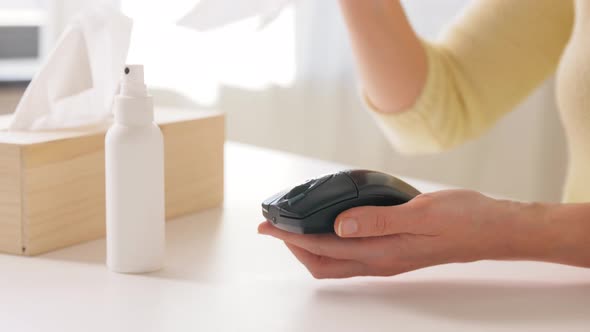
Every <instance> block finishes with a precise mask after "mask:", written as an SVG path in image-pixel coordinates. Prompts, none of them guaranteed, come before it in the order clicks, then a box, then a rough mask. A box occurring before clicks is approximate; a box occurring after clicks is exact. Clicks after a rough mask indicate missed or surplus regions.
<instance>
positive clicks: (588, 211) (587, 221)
mask: <svg viewBox="0 0 590 332" xmlns="http://www.w3.org/2000/svg"><path fill="white" fill-rule="evenodd" d="M497 202H498V204H499V205H500V206H501V207H500V208H499V209H498V210H499V211H501V212H500V213H499V215H498V216H496V218H498V219H499V222H496V223H495V224H494V225H495V227H500V228H501V229H500V230H498V231H497V232H498V234H501V235H500V237H501V238H500V239H498V240H499V241H498V242H497V246H495V248H494V250H493V252H492V253H491V257H490V258H491V259H504V260H535V261H545V262H554V263H562V264H569V265H578V266H586V267H590V246H589V243H590V204H546V203H521V202H513V201H497Z"/></svg>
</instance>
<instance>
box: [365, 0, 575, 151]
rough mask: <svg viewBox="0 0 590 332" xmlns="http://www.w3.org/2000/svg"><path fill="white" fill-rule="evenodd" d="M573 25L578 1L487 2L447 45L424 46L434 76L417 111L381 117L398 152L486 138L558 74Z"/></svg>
mask: <svg viewBox="0 0 590 332" xmlns="http://www.w3.org/2000/svg"><path fill="white" fill-rule="evenodd" d="M572 26H573V4H572V1H571V0H517V1H515V0H479V1H476V2H475V3H474V4H473V5H472V6H470V7H469V8H467V10H466V11H465V12H464V13H463V14H462V15H461V17H460V18H458V19H457V21H456V22H455V24H453V25H452V26H450V27H449V28H448V29H447V30H446V31H445V34H443V36H442V38H441V39H440V41H439V42H436V43H429V42H426V41H424V42H423V43H422V44H423V46H424V50H425V51H426V55H427V62H428V74H427V77H426V82H425V85H424V87H423V89H422V92H421V94H420V96H419V97H418V99H417V100H416V102H415V104H414V105H413V106H412V107H411V108H410V109H408V110H404V111H402V112H401V113H386V112H380V111H379V110H376V109H375V107H373V106H372V104H371V102H370V100H367V99H366V98H365V99H366V103H367V105H368V106H369V108H370V109H372V110H373V112H372V114H374V116H375V117H376V118H377V123H378V124H379V125H380V126H381V127H382V129H383V131H384V132H385V134H386V136H387V137H388V138H389V140H390V141H391V142H392V144H393V145H395V146H396V147H397V148H398V150H400V151H401V152H405V153H430V152H436V151H440V150H445V149H449V148H451V147H454V146H456V145H458V144H460V143H462V142H464V141H465V140H467V139H470V138H474V137H477V136H479V135H481V134H482V133H483V132H484V131H485V130H486V129H488V128H489V127H490V126H491V125H492V124H493V123H494V122H495V121H496V120H498V118H500V117H501V116H502V115H503V114H505V113H507V112H508V111H510V110H512V109H513V108H514V107H515V106H516V105H517V104H518V103H519V102H520V101H521V100H523V99H524V97H526V96H527V95H528V94H530V93H531V91H532V90H533V89H534V88H535V87H536V86H538V85H539V84H540V83H541V82H542V81H543V80H544V79H546V78H547V76H549V75H550V74H551V73H552V72H554V71H555V69H556V66H557V63H558V62H559V58H560V56H561V53H562V51H563V49H564V47H565V45H566V43H567V41H568V39H569V36H570V34H571V29H572Z"/></svg>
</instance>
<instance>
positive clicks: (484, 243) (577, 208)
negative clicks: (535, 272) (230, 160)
mask: <svg viewBox="0 0 590 332" xmlns="http://www.w3.org/2000/svg"><path fill="white" fill-rule="evenodd" d="M258 230H259V232H260V233H262V234H266V235H270V236H273V237H276V238H278V239H280V240H283V241H285V243H286V244H287V246H288V247H289V249H290V250H291V251H292V252H293V254H294V255H295V256H296V257H297V258H298V259H299V260H300V261H301V263H303V264H304V265H305V266H306V267H307V268H308V269H309V271H310V272H311V273H312V274H313V275H314V276H315V277H317V278H345V277H352V276H364V275H375V276H391V275H396V274H400V273H404V272H408V271H412V270H417V269H420V268H424V267H428V266H434V265H439V264H447V263H463V262H473V261H479V260H533V261H543V262H553V263H561V264H568V265H576V266H582V267H590V204H577V205H574V204H539V203H519V202H513V201H507V200H497V199H492V198H490V197H487V196H484V195H482V194H479V193H477V192H473V191H467V190H447V191H439V192H433V193H428V194H422V195H419V196H417V197H416V198H414V199H413V200H411V201H410V202H408V203H406V204H402V205H397V206H386V207H374V206H364V207H358V208H353V209H350V210H348V211H345V212H343V213H342V214H340V215H339V216H338V218H337V219H336V222H335V224H334V231H335V233H336V234H306V235H301V234H293V233H288V232H285V231H282V230H280V229H278V228H275V227H274V226H272V225H271V224H270V223H268V222H265V223H262V224H261V225H260V226H259V228H258Z"/></svg>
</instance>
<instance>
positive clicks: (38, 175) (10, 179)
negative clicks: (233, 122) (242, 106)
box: [0, 109, 225, 255]
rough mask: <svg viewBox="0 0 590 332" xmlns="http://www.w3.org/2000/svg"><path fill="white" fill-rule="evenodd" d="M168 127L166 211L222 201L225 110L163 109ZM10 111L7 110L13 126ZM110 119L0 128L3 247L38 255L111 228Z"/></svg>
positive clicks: (1, 119) (160, 119) (2, 119)
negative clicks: (49, 127) (40, 128)
mask: <svg viewBox="0 0 590 332" xmlns="http://www.w3.org/2000/svg"><path fill="white" fill-rule="evenodd" d="M155 117H156V122H157V123H158V124H159V126H160V128H161V130H162V133H163V134H164V148H165V173H166V174H165V179H166V184H165V185H166V218H167V219H170V218H174V217H177V216H181V215H184V214H188V213H193V212H196V211H199V210H202V209H206V208H210V207H214V206H217V205H219V204H221V202H222V200H223V144H224V139H225V137H224V136H225V133H224V117H223V115H222V114H219V113H213V112H199V111H188V110H179V109H156V116H155ZM8 120H9V117H8V116H0V128H5V127H6V125H7V123H8ZM107 129H108V128H107V126H100V127H88V128H80V129H76V130H57V131H45V132H8V131H5V130H1V131H0V252H5V253H12V254H18V255H36V254H40V253H43V252H47V251H50V250H53V249H57V248H61V247H65V246H69V245H73V244H76V243H80V242H84V241H88V240H93V239H97V238H100V237H102V236H104V234H105V179H104V135H105V132H106V130H107Z"/></svg>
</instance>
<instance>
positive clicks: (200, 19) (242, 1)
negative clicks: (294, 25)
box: [177, 0, 292, 31]
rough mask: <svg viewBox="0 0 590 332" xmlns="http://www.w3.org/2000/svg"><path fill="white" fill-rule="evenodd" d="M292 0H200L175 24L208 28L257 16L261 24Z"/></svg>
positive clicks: (276, 14)
mask: <svg viewBox="0 0 590 332" xmlns="http://www.w3.org/2000/svg"><path fill="white" fill-rule="evenodd" d="M291 1H292V0H200V1H199V2H198V3H197V5H196V6H195V7H193V9H192V10H191V11H189V12H188V13H187V14H186V15H185V16H184V17H182V18H181V19H180V20H179V21H178V22H177V24H178V25H180V26H184V27H187V28H192V29H195V30H201V31H205V30H210V29H215V28H218V27H222V26H224V25H227V24H230V23H233V22H236V21H239V20H242V19H245V18H249V17H254V16H258V17H260V19H261V21H262V22H261V26H264V25H266V24H268V23H270V22H272V21H273V20H274V19H275V18H276V17H277V16H278V15H279V14H280V12H281V10H282V9H283V8H285V6H287V5H288V4H289V3H290V2H291Z"/></svg>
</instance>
